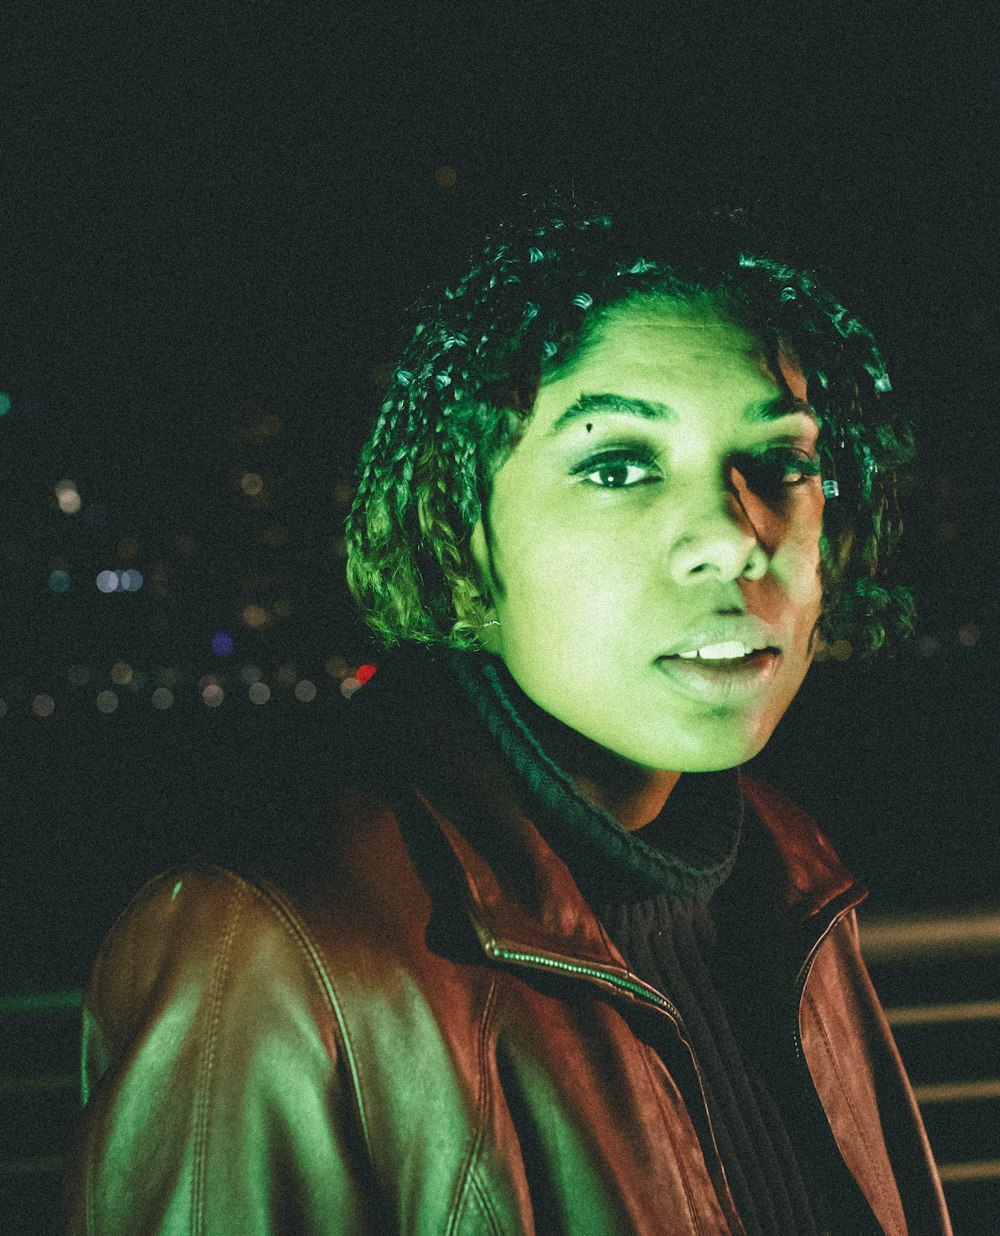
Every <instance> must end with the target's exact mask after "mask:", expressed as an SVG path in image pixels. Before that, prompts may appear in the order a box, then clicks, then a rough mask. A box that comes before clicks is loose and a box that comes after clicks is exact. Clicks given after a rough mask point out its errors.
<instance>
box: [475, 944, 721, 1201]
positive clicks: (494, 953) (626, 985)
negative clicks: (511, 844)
mask: <svg viewBox="0 0 1000 1236" xmlns="http://www.w3.org/2000/svg"><path fill="white" fill-rule="evenodd" d="M481 940H482V945H483V949H484V951H485V952H486V953H487V954H488V956H490V957H493V958H495V959H496V960H497V961H507V962H512V963H514V964H515V965H524V966H534V967H537V968H539V969H544V970H556V971H559V972H561V973H563V974H572V975H574V976H576V977H582V978H591V979H597V980H598V981H599V982H602V983H608V984H609V985H610V986H612V987H617V988H619V989H620V990H622V991H626V992H628V993H629V994H630V995H634V996H638V997H639V998H640V999H641V1000H644V1001H645V1002H646V1004H648V1005H651V1006H652V1007H653V1008H655V1009H657V1010H658V1011H659V1012H661V1013H666V1014H667V1016H668V1017H669V1018H670V1019H671V1020H672V1021H673V1023H674V1027H675V1029H676V1030H677V1033H678V1035H679V1036H680V1039H681V1042H682V1043H683V1044H684V1046H685V1047H686V1048H687V1050H688V1052H689V1053H690V1056H691V1064H692V1067H693V1068H694V1075H695V1077H696V1078H697V1081H698V1089H699V1090H700V1091H701V1101H702V1106H703V1107H704V1109H705V1118H706V1120H707V1121H708V1132H709V1136H710V1137H711V1139H712V1148H713V1150H714V1151H715V1161H716V1164H717V1166H718V1169H719V1174H720V1176H721V1178H722V1180H723V1182H724V1184H725V1187H726V1190H727V1191H728V1192H729V1196H730V1198H732V1190H731V1189H730V1187H729V1180H728V1177H727V1175H726V1168H725V1165H724V1163H723V1162H722V1155H721V1154H720V1153H719V1143H718V1140H717V1139H716V1136H715V1125H714V1122H713V1120H712V1112H711V1110H710V1108H709V1105H708V1097H707V1095H706V1093H705V1083H704V1080H703V1078H702V1075H701V1068H700V1067H699V1065H698V1060H697V1057H696V1056H695V1054H694V1048H693V1047H692V1046H691V1041H690V1039H689V1038H688V1034H687V1027H686V1026H685V1025H684V1019H683V1018H682V1017H681V1015H680V1010H679V1009H678V1008H677V1007H676V1006H675V1005H673V1004H671V1003H670V1001H669V1000H668V999H667V998H666V996H663V995H661V994H660V993H659V992H657V991H654V990H653V989H652V988H646V987H643V986H640V984H638V983H634V982H632V980H631V979H626V978H622V977H621V976H620V975H618V974H610V973H608V972H607V971H606V970H601V969H598V968H597V967H595V966H584V965H580V964H579V963H578V962H570V961H561V960H559V959H558V958H555V957H545V956H542V955H541V954H538V953H526V952H523V951H522V950H520V949H511V948H504V946H503V945H501V944H497V943H496V941H495V940H489V939H482V937H481ZM720 1201H721V1199H720ZM734 1204H735V1203H734Z"/></svg>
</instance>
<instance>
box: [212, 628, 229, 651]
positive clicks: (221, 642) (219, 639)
mask: <svg viewBox="0 0 1000 1236" xmlns="http://www.w3.org/2000/svg"><path fill="white" fill-rule="evenodd" d="M212 651H213V652H214V653H215V655H216V656H217V657H228V656H229V654H230V653H231V652H232V651H233V637H232V636H231V635H230V634H229V632H228V631H216V633H215V634H214V635H213V636H212Z"/></svg>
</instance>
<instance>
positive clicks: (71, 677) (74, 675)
mask: <svg viewBox="0 0 1000 1236" xmlns="http://www.w3.org/2000/svg"><path fill="white" fill-rule="evenodd" d="M66 678H67V679H68V681H69V685H70V686H71V687H84V686H86V685H87V683H88V682H90V666H89V665H71V666H70V667H69V671H68V672H67V674H66Z"/></svg>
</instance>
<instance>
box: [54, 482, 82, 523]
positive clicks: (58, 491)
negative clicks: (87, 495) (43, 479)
mask: <svg viewBox="0 0 1000 1236" xmlns="http://www.w3.org/2000/svg"><path fill="white" fill-rule="evenodd" d="M55 495H56V502H57V503H58V504H59V509H60V511H62V513H63V514H64V515H77V514H78V513H79V511H80V508H81V507H82V506H83V499H82V498H81V497H80V495H79V493H78V492H77V488H76V482H75V481H65V480H64V481H56V484H55Z"/></svg>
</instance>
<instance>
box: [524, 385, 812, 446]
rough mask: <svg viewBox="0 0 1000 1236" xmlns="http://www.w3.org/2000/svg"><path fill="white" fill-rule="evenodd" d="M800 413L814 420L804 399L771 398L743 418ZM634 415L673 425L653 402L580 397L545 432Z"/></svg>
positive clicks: (671, 416) (672, 416) (672, 415)
mask: <svg viewBox="0 0 1000 1236" xmlns="http://www.w3.org/2000/svg"><path fill="white" fill-rule="evenodd" d="M796 413H803V414H804V415H805V416H808V417H811V418H812V419H813V420H816V419H817V417H816V413H815V412H814V411H813V409H812V408H811V407H810V406H809V404H808V403H806V401H805V400H804V399H796V398H795V397H794V396H789V395H776V396H775V397H774V398H773V399H760V400H758V401H757V402H755V403H750V404H747V406H746V408H744V410H743V415H744V417H745V419H746V420H747V421H749V422H750V423H751V424H759V423H760V422H762V421H764V422H766V421H777V420H781V418H782V417H785V416H794V415H795V414H796ZM609 415H610V416H637V417H641V418H642V419H643V420H647V421H663V422H664V423H665V424H667V425H672V424H676V422H677V420H678V416H677V412H676V410H675V409H674V408H672V407H671V406H670V405H669V404H666V403H659V402H658V401H656V400H653V399H632V398H630V397H629V396H627V395H615V394H611V393H607V394H603V395H581V396H580V398H579V399H577V400H576V402H575V403H571V404H570V405H569V407H568V408H567V409H566V410H565V411H564V412H560V414H559V415H558V416H557V417H556V419H555V421H554V422H553V424H552V426H551V427H550V428H549V430H548V431H547V432H546V435H545V436H546V437H547V438H551V437H553V436H554V435H555V434H557V433H560V432H561V431H562V430H563V429H565V428H566V426H567V425H571V424H573V422H574V421H578V420H580V419H581V418H582V417H585V416H609Z"/></svg>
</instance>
